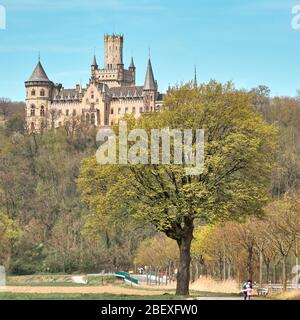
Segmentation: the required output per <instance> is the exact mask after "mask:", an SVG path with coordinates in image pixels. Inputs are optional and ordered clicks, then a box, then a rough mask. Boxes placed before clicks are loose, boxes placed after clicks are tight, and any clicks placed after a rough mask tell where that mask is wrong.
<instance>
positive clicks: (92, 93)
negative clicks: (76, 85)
mask: <svg viewBox="0 0 300 320" xmlns="http://www.w3.org/2000/svg"><path fill="white" fill-rule="evenodd" d="M91 99H94V91H92V92H91Z"/></svg>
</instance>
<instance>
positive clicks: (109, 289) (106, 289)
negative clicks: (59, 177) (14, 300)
mask: <svg viewBox="0 0 300 320" xmlns="http://www.w3.org/2000/svg"><path fill="white" fill-rule="evenodd" d="M0 292H12V293H79V294H85V293H91V294H103V293H111V294H121V295H123V294H124V295H138V296H140V295H141V296H154V295H163V294H165V293H168V292H166V291H163V290H162V291H158V290H142V289H134V288H122V287H115V286H102V287H19V286H17V287H13V286H7V287H4V288H3V287H2V288H0Z"/></svg>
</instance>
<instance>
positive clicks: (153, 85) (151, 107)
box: [143, 58, 157, 112]
mask: <svg viewBox="0 0 300 320" xmlns="http://www.w3.org/2000/svg"><path fill="white" fill-rule="evenodd" d="M143 95H144V104H145V109H146V112H153V111H155V102H156V96H157V82H156V81H155V79H154V74H153V70H152V65H151V60H150V58H149V60H148V67H147V72H146V78H145V84H144V88H143Z"/></svg>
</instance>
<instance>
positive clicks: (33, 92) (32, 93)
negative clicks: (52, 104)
mask: <svg viewBox="0 0 300 320" xmlns="http://www.w3.org/2000/svg"><path fill="white" fill-rule="evenodd" d="M31 95H32V96H33V97H34V96H35V90H34V89H32V90H31Z"/></svg>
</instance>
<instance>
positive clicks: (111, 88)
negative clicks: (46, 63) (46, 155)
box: [25, 35, 163, 132]
mask: <svg viewBox="0 0 300 320" xmlns="http://www.w3.org/2000/svg"><path fill="white" fill-rule="evenodd" d="M123 42H124V38H123V36H122V35H105V36H104V68H103V69H100V68H99V67H98V64H97V59H96V56H94V59H93V62H92V65H91V78H90V81H89V83H88V84H87V86H86V87H85V88H83V87H81V86H80V85H76V88H74V89H65V88H64V87H63V86H62V84H54V83H53V82H52V81H51V80H49V78H48V76H47V74H46V72H45V70H44V68H43V66H42V64H41V62H40V61H39V62H38V64H37V66H36V68H35V69H34V71H33V73H32V75H31V77H30V78H29V80H28V81H26V82H25V87H26V123H27V128H28V130H29V131H30V132H40V131H41V130H43V129H48V128H59V127H60V126H63V125H65V124H73V125H75V124H76V123H82V122H84V123H85V124H87V125H90V126H96V127H103V126H112V125H113V124H114V123H116V122H118V120H119V119H120V118H121V117H123V116H124V115H125V114H133V115H134V116H135V117H139V116H140V115H141V114H142V113H144V112H156V111H158V110H159V109H160V106H161V104H162V101H163V94H160V93H159V92H158V87H157V82H156V81H155V78H154V74H153V70H152V65H151V61H150V59H149V61H148V66H147V72H146V77H145V83H144V85H142V86H136V84H135V77H136V68H135V65H134V62H133V59H131V63H130V65H129V68H128V69H125V68H124V64H123Z"/></svg>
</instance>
